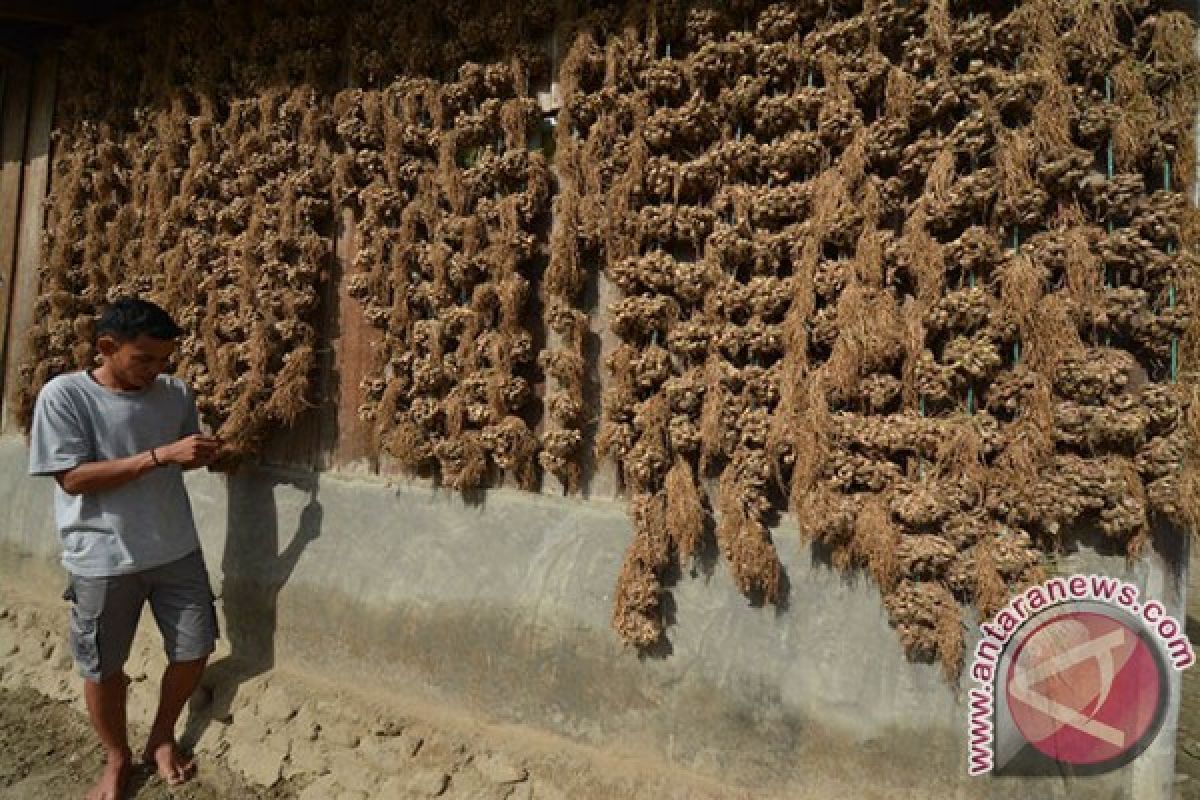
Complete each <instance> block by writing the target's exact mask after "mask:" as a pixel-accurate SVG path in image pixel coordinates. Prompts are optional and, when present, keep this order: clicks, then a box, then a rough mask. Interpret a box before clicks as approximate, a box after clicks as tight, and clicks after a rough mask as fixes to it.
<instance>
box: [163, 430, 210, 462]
mask: <svg viewBox="0 0 1200 800" xmlns="http://www.w3.org/2000/svg"><path fill="white" fill-rule="evenodd" d="M220 450H221V440H220V439H218V438H217V437H215V436H205V435H204V434H201V433H195V434H192V435H191V436H185V437H184V438H182V439H180V440H179V441H177V442H172V443H171V444H167V445H163V446H162V447H158V448H155V451H154V452H155V454H156V455H157V456H158V460H159V462H160V463H162V464H178V465H179V466H181V467H183V468H184V469H195V468H196V467H204V466H208V465H209V464H211V463H212V462H213V461H214V460H216V458H217V455H218V454H219V453H220Z"/></svg>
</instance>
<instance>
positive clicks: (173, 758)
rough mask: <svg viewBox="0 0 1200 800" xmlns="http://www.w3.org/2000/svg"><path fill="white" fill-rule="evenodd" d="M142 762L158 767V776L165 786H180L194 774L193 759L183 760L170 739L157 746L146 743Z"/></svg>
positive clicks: (194, 763) (194, 764)
mask: <svg viewBox="0 0 1200 800" xmlns="http://www.w3.org/2000/svg"><path fill="white" fill-rule="evenodd" d="M142 760H143V761H145V762H146V763H153V764H155V765H156V766H157V767H158V776H159V777H160V778H162V779H163V780H164V781H166V783H167V786H180V785H181V784H184V783H187V782H188V781H189V780H191V779H192V776H194V775H195V774H196V761H195V759H185V758H184V757H183V756H182V755H181V754H180V753H179V748H178V747H177V746H176V745H175V742H174V740H171V739H168V740H167V741H165V742H159V743H158V744H154V743H152V742H151V743H148V744H147V745H146V750H145V752H143V753H142Z"/></svg>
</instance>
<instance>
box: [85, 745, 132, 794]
mask: <svg viewBox="0 0 1200 800" xmlns="http://www.w3.org/2000/svg"><path fill="white" fill-rule="evenodd" d="M132 768H133V756H132V754H131V753H130V752H129V751H128V750H126V751H125V752H124V753H117V754H109V756H108V759H107V760H106V761H105V763H104V772H102V773H100V777H99V778H98V779H97V780H96V783H95V784H94V785H93V786H92V788H91V790H90V791H88V793H87V800H121V798H123V797H124V796H125V784H127V783H129V772H130V770H131V769H132Z"/></svg>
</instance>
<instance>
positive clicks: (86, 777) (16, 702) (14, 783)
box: [0, 689, 296, 800]
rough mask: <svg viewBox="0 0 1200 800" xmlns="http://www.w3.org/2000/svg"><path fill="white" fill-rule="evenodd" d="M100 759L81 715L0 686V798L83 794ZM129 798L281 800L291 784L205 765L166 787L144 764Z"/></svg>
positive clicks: (292, 793)
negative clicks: (263, 783)
mask: <svg viewBox="0 0 1200 800" xmlns="http://www.w3.org/2000/svg"><path fill="white" fill-rule="evenodd" d="M102 763H103V753H102V751H101V750H100V747H99V745H98V744H96V743H95V738H94V737H93V736H92V734H91V731H90V729H89V727H88V725H87V720H86V719H85V718H84V716H83V715H82V714H80V713H79V712H78V711H76V710H75V709H73V708H71V707H70V705H69V704H68V703H67V702H65V701H62V700H52V699H50V698H49V697H46V696H45V695H43V694H40V693H39V692H36V691H34V690H33V689H16V690H9V689H0V800H37V799H38V798H52V797H54V798H58V797H61V798H72V797H82V796H83V794H84V792H86V791H87V789H88V787H89V786H90V785H91V781H92V779H93V778H94V777H95V775H96V774H97V773H98V772H99V770H100V767H101V765H102ZM129 795H130V797H136V798H139V800H167V798H171V800H222V798H231V797H237V798H245V800H284V799H285V798H294V797H295V796H296V791H295V786H294V785H292V784H291V783H281V784H280V785H278V786H276V787H273V788H271V789H261V788H256V787H252V786H248V785H246V783H245V781H243V780H240V779H239V778H237V777H235V776H234V775H233V774H232V773H230V772H229V770H227V769H224V768H222V767H219V766H212V765H209V766H207V767H206V768H205V770H204V772H203V773H202V774H201V775H200V776H199V780H197V781H194V782H193V783H191V784H189V785H188V786H186V787H184V788H182V789H177V790H174V791H168V790H167V788H166V785H165V784H163V782H162V781H160V780H158V779H157V777H155V776H154V775H153V772H152V771H151V770H149V769H146V768H140V769H139V770H138V771H137V772H136V773H135V774H134V776H133V780H132V785H131V786H130V792H129Z"/></svg>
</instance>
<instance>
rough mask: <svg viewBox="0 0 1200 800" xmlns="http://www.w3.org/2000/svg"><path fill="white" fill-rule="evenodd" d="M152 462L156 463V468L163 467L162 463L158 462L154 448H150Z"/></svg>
mask: <svg viewBox="0 0 1200 800" xmlns="http://www.w3.org/2000/svg"><path fill="white" fill-rule="evenodd" d="M150 460H151V461H153V462H154V466H156V467H161V466H162V462H161V461H159V460H158V453H156V452H154V448H153V447H151V448H150Z"/></svg>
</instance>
